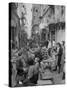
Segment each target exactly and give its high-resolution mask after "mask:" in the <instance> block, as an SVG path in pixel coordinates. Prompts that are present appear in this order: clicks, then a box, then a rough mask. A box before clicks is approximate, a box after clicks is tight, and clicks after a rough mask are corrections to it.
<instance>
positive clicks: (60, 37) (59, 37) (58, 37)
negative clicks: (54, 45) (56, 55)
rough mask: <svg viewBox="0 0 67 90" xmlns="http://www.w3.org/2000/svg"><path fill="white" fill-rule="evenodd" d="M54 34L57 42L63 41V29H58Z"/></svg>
mask: <svg viewBox="0 0 67 90" xmlns="http://www.w3.org/2000/svg"><path fill="white" fill-rule="evenodd" d="M56 35H57V36H56V40H57V42H60V43H61V41H65V30H58V31H57V33H56Z"/></svg>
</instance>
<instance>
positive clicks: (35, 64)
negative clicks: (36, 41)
mask: <svg viewBox="0 0 67 90" xmlns="http://www.w3.org/2000/svg"><path fill="white" fill-rule="evenodd" d="M16 52H17V51H16ZM15 54H17V58H16V71H17V72H16V83H17V84H16V85H18V84H19V83H20V82H21V83H22V85H23V86H28V85H37V81H38V79H39V73H40V72H42V69H41V67H43V66H44V67H45V68H50V70H53V71H57V72H58V74H59V73H61V72H63V77H62V78H63V79H64V78H65V71H64V63H65V42H64V41H62V43H61V44H60V43H59V42H58V43H54V44H53V46H51V45H50V43H49V42H48V41H45V43H44V45H41V44H40V45H37V46H36V47H35V48H30V46H29V44H28V46H26V47H25V48H22V49H20V51H19V52H17V53H15ZM50 60H55V61H56V64H55V65H54V67H55V68H54V69H51V65H50V63H47V62H48V61H49V62H50ZM44 61H46V63H45V64H44V65H42V63H43V62H44ZM44 72H45V69H44Z"/></svg>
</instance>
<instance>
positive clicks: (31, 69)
mask: <svg viewBox="0 0 67 90" xmlns="http://www.w3.org/2000/svg"><path fill="white" fill-rule="evenodd" d="M32 76H33V66H31V67H30V68H29V71H28V79H30V78H31V77H32Z"/></svg>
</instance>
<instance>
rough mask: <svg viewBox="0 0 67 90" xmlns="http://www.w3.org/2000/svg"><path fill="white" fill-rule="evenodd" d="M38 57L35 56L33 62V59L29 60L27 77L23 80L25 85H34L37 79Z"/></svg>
mask: <svg viewBox="0 0 67 90" xmlns="http://www.w3.org/2000/svg"><path fill="white" fill-rule="evenodd" d="M37 60H38V59H37V58H35V62H34V61H33V60H30V61H29V65H30V66H29V70H28V75H27V78H26V79H25V80H24V81H23V84H24V85H25V86H29V85H36V84H37V81H38V74H39V63H38V61H37Z"/></svg>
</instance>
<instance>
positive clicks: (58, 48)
mask: <svg viewBox="0 0 67 90" xmlns="http://www.w3.org/2000/svg"><path fill="white" fill-rule="evenodd" d="M62 54H63V49H62V47H61V44H60V43H57V56H58V61H57V66H58V73H60V69H61V59H62Z"/></svg>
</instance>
